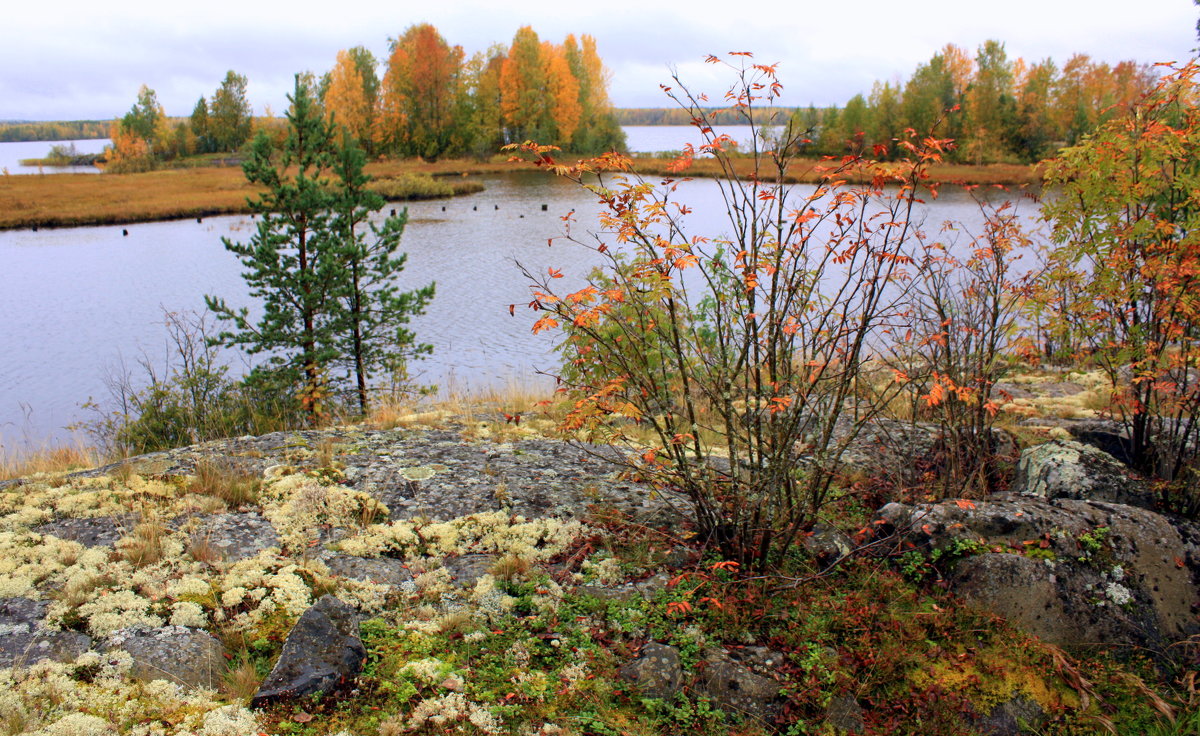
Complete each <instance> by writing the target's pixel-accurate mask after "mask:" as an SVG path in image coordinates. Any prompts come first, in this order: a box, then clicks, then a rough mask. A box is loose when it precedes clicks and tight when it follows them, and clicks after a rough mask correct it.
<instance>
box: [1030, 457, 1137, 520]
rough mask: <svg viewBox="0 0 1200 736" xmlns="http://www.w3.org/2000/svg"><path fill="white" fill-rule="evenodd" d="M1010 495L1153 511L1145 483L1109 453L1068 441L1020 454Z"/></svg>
mask: <svg viewBox="0 0 1200 736" xmlns="http://www.w3.org/2000/svg"><path fill="white" fill-rule="evenodd" d="M1012 492H1013V493H1023V494H1026V495H1031V496H1040V497H1042V498H1046V499H1056V498H1078V499H1091V500H1096V501H1109V502H1111V503H1121V504H1128V505H1131V506H1141V507H1143V508H1148V509H1153V508H1154V497H1153V495H1152V494H1151V493H1150V491H1149V488H1148V486H1147V484H1146V482H1145V481H1144V480H1141V479H1140V478H1137V477H1136V476H1133V475H1131V474H1130V471H1129V469H1128V468H1126V467H1125V466H1124V465H1122V464H1121V463H1120V462H1118V461H1117V460H1116V459H1115V458H1114V457H1112V456H1111V455H1109V454H1108V453H1105V452H1103V451H1101V450H1098V449H1096V448H1095V447H1092V446H1091V445H1085V444H1083V443H1082V442H1074V441H1071V440H1051V441H1050V442H1046V443H1044V444H1041V445H1037V446H1036V447H1031V448H1029V449H1027V450H1025V451H1024V452H1022V453H1021V459H1020V460H1019V461H1018V462H1017V475H1016V478H1015V479H1014V480H1013V485H1012Z"/></svg>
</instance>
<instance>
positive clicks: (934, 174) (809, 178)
mask: <svg viewBox="0 0 1200 736" xmlns="http://www.w3.org/2000/svg"><path fill="white" fill-rule="evenodd" d="M673 161H674V159H671V158H652V157H647V158H641V157H639V158H636V159H634V162H633V166H634V170H636V171H637V172H638V173H639V174H642V175H655V176H675V177H679V176H691V177H704V176H720V175H721V174H722V172H721V169H720V168H719V167H718V165H717V162H716V161H715V160H713V159H711V158H698V159H696V160H695V161H694V162H693V163H692V166H691V167H690V168H689V169H687V171H686V172H683V173H682V174H672V173H671V172H670V171H669V168H668V167H669V166H670V165H671V163H672V162H673ZM731 161H732V163H733V165H734V169H735V170H736V171H737V173H738V174H739V175H742V176H746V175H748V174H750V172H751V170H752V169H753V167H754V161H753V160H752V159H750V158H734V159H731ZM831 165H833V164H831V163H830V162H828V161H822V160H819V159H798V160H796V161H794V162H793V163H792V165H791V168H790V169H789V176H788V177H787V181H788V182H790V183H794V184H815V183H817V182H819V181H821V179H822V178H823V177H824V176H825V174H826V173H828V169H829V168H830V166H831ZM822 168H823V169H824V170H822ZM839 178H845V179H847V180H850V181H859V182H863V181H866V180H867V177H865V176H862V177H839ZM928 181H929V183H931V184H980V185H993V184H996V185H1005V186H1028V185H1037V184H1040V183H1041V181H1042V176H1041V172H1040V171H1039V169H1038V167H1037V166H1029V165H1024V164H986V165H981V166H973V165H969V164H949V163H944V164H935V165H933V166H930V167H929V180H928Z"/></svg>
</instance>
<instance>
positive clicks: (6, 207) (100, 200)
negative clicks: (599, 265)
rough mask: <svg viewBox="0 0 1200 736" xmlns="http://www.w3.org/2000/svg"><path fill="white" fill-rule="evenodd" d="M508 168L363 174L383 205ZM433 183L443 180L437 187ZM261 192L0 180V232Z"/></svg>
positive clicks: (207, 210) (225, 184)
mask: <svg viewBox="0 0 1200 736" xmlns="http://www.w3.org/2000/svg"><path fill="white" fill-rule="evenodd" d="M515 166H516V165H515V164H506V163H500V162H497V163H494V164H471V163H470V162H465V161H464V162H458V165H454V164H452V163H450V162H438V163H435V164H424V163H409V162H400V161H388V162H381V163H374V164H370V165H368V166H367V173H369V174H371V175H372V176H375V177H378V178H379V179H382V180H386V181H389V182H393V183H391V184H386V185H385V186H386V187H387V188H388V191H387V192H386V195H385V196H387V198H388V199H392V200H402V199H408V198H410V197H411V198H415V199H426V198H429V197H440V196H451V195H457V194H468V193H471V192H476V191H479V188H480V184H479V182H477V181H473V180H471V179H469V178H465V175H466V174H471V173H474V174H478V173H489V172H493V171H499V170H504V171H507V170H513V169H514V167H515ZM434 177H439V178H441V177H445V178H444V180H443V181H439V180H438V179H435V178H434ZM259 191H260V190H259V189H258V188H256V187H254V186H251V185H250V184H248V183H247V182H246V179H245V176H244V175H243V174H242V170H241V168H240V167H236V166H222V167H202V168H184V169H167V170H160V171H150V172H146V173H142V174H120V175H116V174H114V175H101V176H96V175H95V174H53V175H47V176H33V175H29V176H26V175H21V176H0V229H8V230H11V229H16V228H28V227H76V226H82V225H117V224H129V223H135V222H152V221H156V220H171V219H181V218H192V217H210V216H214V215H232V214H245V213H249V212H250V208H249V206H248V205H247V198H248V197H252V196H254V195H255V194H257V193H258V192H259Z"/></svg>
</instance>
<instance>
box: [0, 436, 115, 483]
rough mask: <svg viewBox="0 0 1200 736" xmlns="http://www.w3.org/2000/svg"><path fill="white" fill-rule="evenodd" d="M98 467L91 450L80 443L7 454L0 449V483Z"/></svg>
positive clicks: (1, 446) (2, 448) (48, 446)
mask: <svg viewBox="0 0 1200 736" xmlns="http://www.w3.org/2000/svg"><path fill="white" fill-rule="evenodd" d="M100 464H101V458H100V455H99V453H97V451H96V450H95V448H92V447H87V446H85V445H84V444H83V443H82V442H77V443H75V444H67V445H47V446H45V447H42V448H40V449H35V450H31V451H28V452H24V453H20V454H18V453H15V452H10V451H8V450H7V449H5V447H4V446H3V445H0V480H11V479H13V478H24V477H26V476H29V475H35V474H37V473H65V472H69V471H72V470H81V469H84V468H92V467H95V466H97V465H100Z"/></svg>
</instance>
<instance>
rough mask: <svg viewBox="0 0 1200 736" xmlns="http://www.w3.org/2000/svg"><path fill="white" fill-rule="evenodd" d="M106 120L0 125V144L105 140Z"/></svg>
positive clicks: (106, 135)
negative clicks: (86, 139)
mask: <svg viewBox="0 0 1200 736" xmlns="http://www.w3.org/2000/svg"><path fill="white" fill-rule="evenodd" d="M111 124H112V123H111V122H110V121H108V120H69V121H52V122H41V123H39V122H20V123H0V143H13V142H15V141H70V140H83V139H85V138H107V137H108V127H109V125H111Z"/></svg>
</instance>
